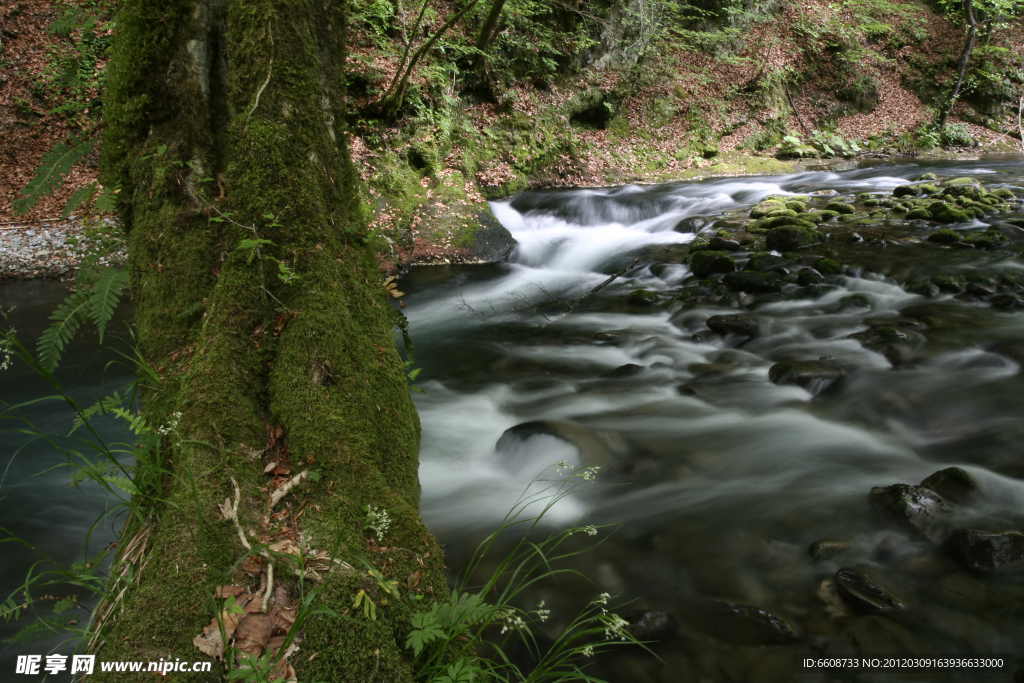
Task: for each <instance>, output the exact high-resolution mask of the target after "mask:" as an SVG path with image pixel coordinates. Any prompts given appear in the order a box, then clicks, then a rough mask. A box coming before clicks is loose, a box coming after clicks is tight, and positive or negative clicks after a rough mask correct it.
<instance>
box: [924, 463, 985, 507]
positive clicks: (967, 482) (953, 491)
mask: <svg viewBox="0 0 1024 683" xmlns="http://www.w3.org/2000/svg"><path fill="white" fill-rule="evenodd" d="M921 486H923V487H924V488H926V489H931V490H932V491H935V493H937V494H939V495H940V496H942V497H943V498H944V499H945V500H948V501H950V502H951V503H956V504H958V505H966V504H968V503H971V502H973V501H974V500H975V499H977V497H978V484H977V482H975V481H974V477H972V476H971V475H970V473H968V472H967V471H966V470H964V469H961V468H960V467H947V468H946V469H943V470H939V471H938V472H935V473H934V474H930V475H929V476H927V477H925V479H924V481H922V482H921Z"/></svg>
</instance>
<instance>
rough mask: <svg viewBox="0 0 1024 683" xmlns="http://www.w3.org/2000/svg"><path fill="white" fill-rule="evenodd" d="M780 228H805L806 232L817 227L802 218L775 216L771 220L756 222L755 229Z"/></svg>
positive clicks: (764, 219) (763, 219) (765, 219)
mask: <svg viewBox="0 0 1024 683" xmlns="http://www.w3.org/2000/svg"><path fill="white" fill-rule="evenodd" d="M782 226H796V227H798V228H805V229H807V230H813V229H814V228H816V227H817V224H816V223H812V222H811V221H805V220H804V219H802V218H795V217H794V216H775V217H772V218H762V219H761V220H759V221H758V222H757V227H758V228H761V229H762V230H765V229H772V228H781V227H782Z"/></svg>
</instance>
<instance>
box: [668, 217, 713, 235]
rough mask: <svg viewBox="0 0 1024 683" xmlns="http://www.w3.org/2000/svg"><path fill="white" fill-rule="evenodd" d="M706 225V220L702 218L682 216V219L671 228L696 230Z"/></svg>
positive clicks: (679, 230)
mask: <svg viewBox="0 0 1024 683" xmlns="http://www.w3.org/2000/svg"><path fill="white" fill-rule="evenodd" d="M705 225H707V220H706V219H704V218H697V217H690V218H684V219H683V220H681V221H679V222H678V223H676V227H674V228H672V229H673V230H675V231H676V232H685V233H690V232H697V231H699V230H700V229H701V228H703V227H704V226H705Z"/></svg>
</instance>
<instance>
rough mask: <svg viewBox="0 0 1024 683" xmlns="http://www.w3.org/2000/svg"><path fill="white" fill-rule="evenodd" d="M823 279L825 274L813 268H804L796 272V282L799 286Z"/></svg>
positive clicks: (814, 283) (816, 282)
mask: <svg viewBox="0 0 1024 683" xmlns="http://www.w3.org/2000/svg"><path fill="white" fill-rule="evenodd" d="M824 279H825V276H824V275H822V274H821V273H819V272H818V271H817V270H815V269H814V268H804V269H802V270H800V271H799V272H798V273H797V274H796V283H797V284H798V285H800V286H801V287H806V286H807V285H816V284H818V283H819V282H821V281H822V280H824Z"/></svg>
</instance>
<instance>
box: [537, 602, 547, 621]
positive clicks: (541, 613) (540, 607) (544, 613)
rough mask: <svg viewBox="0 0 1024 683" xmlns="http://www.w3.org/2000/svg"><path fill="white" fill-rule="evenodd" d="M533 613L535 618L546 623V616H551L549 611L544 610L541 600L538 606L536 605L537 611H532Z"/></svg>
mask: <svg viewBox="0 0 1024 683" xmlns="http://www.w3.org/2000/svg"><path fill="white" fill-rule="evenodd" d="M533 613H534V614H536V615H537V618H538V619H540V620H541V621H547V620H548V616H549V615H550V614H551V610H549V609H544V601H543V600H541V601H540V604H539V605H537V609H535V610H533Z"/></svg>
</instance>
